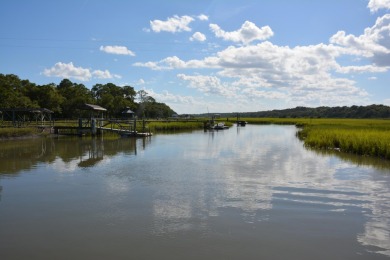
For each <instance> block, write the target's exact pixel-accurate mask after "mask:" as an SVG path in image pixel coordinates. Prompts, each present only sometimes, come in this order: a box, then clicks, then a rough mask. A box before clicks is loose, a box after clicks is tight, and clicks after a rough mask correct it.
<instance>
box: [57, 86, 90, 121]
mask: <svg viewBox="0 0 390 260" xmlns="http://www.w3.org/2000/svg"><path fill="white" fill-rule="evenodd" d="M57 89H58V93H59V94H60V95H61V96H62V97H63V98H64V99H63V102H62V103H61V109H62V116H63V117H65V118H70V117H76V116H78V115H77V113H76V110H77V109H79V108H80V107H82V106H83V105H84V104H86V103H87V104H94V99H93V96H92V93H91V91H90V90H89V89H88V88H86V87H85V86H84V85H83V84H77V83H73V82H71V81H70V80H68V79H64V80H62V81H61V82H60V84H59V85H58V86H57Z"/></svg>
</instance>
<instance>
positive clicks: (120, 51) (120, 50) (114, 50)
mask: <svg viewBox="0 0 390 260" xmlns="http://www.w3.org/2000/svg"><path fill="white" fill-rule="evenodd" d="M100 50H101V51H103V52H106V53H110V54H117V55H129V56H135V53H134V52H132V51H131V50H129V49H127V47H126V46H100Z"/></svg>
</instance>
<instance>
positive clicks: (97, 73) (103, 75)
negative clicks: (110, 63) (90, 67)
mask: <svg viewBox="0 0 390 260" xmlns="http://www.w3.org/2000/svg"><path fill="white" fill-rule="evenodd" d="M92 75H93V76H94V77H95V78H98V79H112V78H118V79H120V78H121V76H119V75H116V74H111V73H110V72H109V71H108V70H104V71H103V70H94V71H93V72H92Z"/></svg>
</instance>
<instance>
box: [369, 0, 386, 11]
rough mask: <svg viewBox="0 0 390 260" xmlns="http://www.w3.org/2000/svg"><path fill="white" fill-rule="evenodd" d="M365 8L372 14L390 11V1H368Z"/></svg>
mask: <svg viewBox="0 0 390 260" xmlns="http://www.w3.org/2000/svg"><path fill="white" fill-rule="evenodd" d="M367 7H368V8H369V9H370V11H371V12H372V13H374V12H377V11H378V10H379V9H390V0H370V1H369V2H368V5H367Z"/></svg>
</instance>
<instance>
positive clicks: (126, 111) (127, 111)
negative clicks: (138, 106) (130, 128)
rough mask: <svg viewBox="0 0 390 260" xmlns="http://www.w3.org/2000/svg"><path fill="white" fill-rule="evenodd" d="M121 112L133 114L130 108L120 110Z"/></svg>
mask: <svg viewBox="0 0 390 260" xmlns="http://www.w3.org/2000/svg"><path fill="white" fill-rule="evenodd" d="M122 114H134V112H133V111H131V109H129V108H126V109H125V110H123V111H122Z"/></svg>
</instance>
